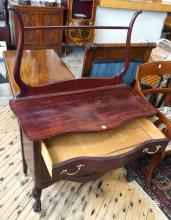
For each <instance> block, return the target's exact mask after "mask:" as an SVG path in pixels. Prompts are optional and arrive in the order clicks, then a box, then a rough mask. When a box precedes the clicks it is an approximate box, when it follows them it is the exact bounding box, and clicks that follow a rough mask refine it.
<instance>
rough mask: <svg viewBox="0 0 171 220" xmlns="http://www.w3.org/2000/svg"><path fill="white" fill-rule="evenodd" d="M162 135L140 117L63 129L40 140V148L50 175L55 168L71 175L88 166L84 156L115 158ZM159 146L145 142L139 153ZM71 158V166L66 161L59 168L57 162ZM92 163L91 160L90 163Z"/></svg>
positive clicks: (157, 148)
mask: <svg viewBox="0 0 171 220" xmlns="http://www.w3.org/2000/svg"><path fill="white" fill-rule="evenodd" d="M162 138H165V136H164V134H163V133H161V132H160V131H159V130H158V129H157V128H156V127H155V125H154V124H153V123H152V122H151V121H150V120H148V119H146V118H139V119H134V120H132V121H129V122H128V123H125V124H123V125H121V126H120V127H117V128H114V129H110V130H106V131H101V132H87V133H81V132H79V133H78V132H77V133H66V134H63V135H59V136H57V137H55V138H50V139H47V140H46V141H45V142H42V144H41V152H42V156H43V159H44V161H45V164H46V166H47V169H48V171H49V174H50V176H51V177H52V178H53V173H54V172H55V170H56V172H58V173H57V175H71V176H72V175H73V176H74V175H78V174H79V173H80V172H86V171H87V170H89V167H88V161H87V160H86V158H92V159H93V158H96V159H97V158H103V162H104V161H105V160H106V159H107V158H109V157H113V158H114V157H115V156H117V155H122V154H124V153H128V152H129V151H132V150H135V149H136V148H137V147H138V146H139V145H140V144H141V145H142V143H144V142H146V141H150V140H157V139H162ZM160 148H161V146H156V147H155V148H154V147H153V148H151V147H150V145H147V146H146V145H145V144H144V145H142V148H141V151H140V152H139V153H149V154H153V153H156V152H157V151H159V150H160ZM81 157H82V158H83V157H84V159H83V160H82V161H83V162H80V161H81V160H80V158H81ZM71 159H74V163H73V161H72V162H70V163H69V165H70V166H69V165H68V164H67V166H62V169H61V167H60V165H61V164H62V163H63V162H66V161H68V160H71ZM95 163H97V160H96V162H95ZM99 163H100V161H99ZM92 164H93V163H92V161H91V166H92ZM73 166H74V167H73ZM59 167H60V169H59ZM93 168H94V167H93ZM94 169H95V168H94ZM94 171H95V172H96V171H97V170H94ZM56 172H55V175H56Z"/></svg>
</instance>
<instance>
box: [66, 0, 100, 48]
mask: <svg viewBox="0 0 171 220" xmlns="http://www.w3.org/2000/svg"><path fill="white" fill-rule="evenodd" d="M97 1H98V0H63V1H62V4H63V5H64V6H65V7H66V8H67V21H66V24H67V25H94V22H95V16H96V6H97ZM94 34H95V31H94V30H90V29H84V30H81V29H78V30H67V32H66V35H65V36H66V47H67V45H69V44H72V45H77V46H83V45H84V44H87V43H92V42H93V39H94Z"/></svg>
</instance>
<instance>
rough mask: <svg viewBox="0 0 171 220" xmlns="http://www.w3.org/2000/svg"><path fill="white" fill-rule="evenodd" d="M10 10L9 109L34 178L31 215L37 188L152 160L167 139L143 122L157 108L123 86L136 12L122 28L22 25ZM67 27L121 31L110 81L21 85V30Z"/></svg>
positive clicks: (37, 207) (39, 190)
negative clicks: (13, 38)
mask: <svg viewBox="0 0 171 220" xmlns="http://www.w3.org/2000/svg"><path fill="white" fill-rule="evenodd" d="M13 10H14V13H15V14H16V16H17V19H18V23H19V44H18V49H17V55H16V62H15V67H14V79H15V82H16V83H17V85H18V87H19V93H18V94H17V95H16V96H15V97H14V98H13V99H12V100H10V107H11V109H12V111H13V112H14V113H15V115H16V116H17V118H18V120H19V124H20V134H21V145H22V156H23V167H24V173H25V174H27V167H28V168H29V170H30V172H31V174H32V177H33V179H34V188H33V197H34V198H35V200H36V201H35V203H34V205H33V208H34V211H36V212H38V211H41V200H40V197H41V193H42V189H44V188H46V187H48V186H49V185H51V184H53V183H55V182H57V181H60V180H71V181H80V182H86V181H90V180H93V179H95V178H97V177H99V176H101V175H102V174H103V173H105V172H107V171H109V170H112V169H115V168H119V167H122V166H123V165H125V164H128V163H131V162H133V161H134V160H136V159H137V158H139V157H141V156H142V155H143V154H146V153H149V154H151V155H153V158H155V154H156V153H157V152H162V151H164V150H165V148H166V145H167V143H168V139H167V138H166V137H165V136H164V135H163V134H162V133H161V132H160V131H159V130H158V129H157V128H156V127H155V126H154V125H153V124H152V123H151V122H150V121H149V120H148V119H147V118H146V117H147V116H150V115H154V114H155V113H156V110H155V109H154V108H153V107H152V106H151V105H150V104H148V103H147V102H146V101H145V100H143V99H142V98H141V97H140V96H138V95H136V94H135V93H134V91H133V90H132V88H130V87H129V86H127V85H125V84H122V76H123V75H124V73H125V72H126V70H127V68H128V66H129V52H130V51H129V49H130V41H131V32H132V28H133V24H134V21H135V19H136V17H137V16H138V15H139V14H140V13H141V12H136V13H135V14H134V16H133V18H132V20H131V22H130V24H129V26H127V27H99V26H98V27H95V26H89V27H86V26H85V27H83V26H81V27H80V26H79V27H77V26H76V27H71V26H60V27H59V26H53V27H24V26H23V23H22V19H21V16H20V14H19V13H18V12H17V11H16V10H15V9H13ZM71 28H75V29H79V28H92V29H106V28H108V29H126V30H127V39H126V49H125V64H124V67H123V69H122V71H121V72H120V73H118V75H117V76H115V77H112V78H98V79H97V78H81V79H72V80H65V81H61V82H54V83H51V84H48V85H39V86H32V85H29V84H27V82H24V81H23V80H22V76H21V74H20V67H21V60H22V52H23V40H24V30H25V29H26V30H42V29H45V30H49V29H71ZM56 68H58V66H57V67H56ZM149 169H150V164H149ZM127 177H128V178H129V174H127Z"/></svg>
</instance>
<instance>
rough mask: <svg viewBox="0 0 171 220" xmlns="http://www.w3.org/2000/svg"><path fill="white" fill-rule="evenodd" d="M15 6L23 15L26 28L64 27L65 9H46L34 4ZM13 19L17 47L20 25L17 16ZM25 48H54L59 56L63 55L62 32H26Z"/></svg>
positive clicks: (43, 6)
mask: <svg viewBox="0 0 171 220" xmlns="http://www.w3.org/2000/svg"><path fill="white" fill-rule="evenodd" d="M14 6H15V7H16V8H17V10H18V11H20V13H21V14H22V18H23V22H24V25H25V26H52V25H63V10H64V8H63V7H46V6H45V5H42V4H39V3H37V4H36V3H34V5H33V4H31V5H19V4H17V3H15V4H14ZM13 18H14V19H13V20H14V37H15V45H17V42H18V24H17V20H16V17H15V15H14V16H13ZM24 48H25V49H46V48H53V49H55V50H56V52H57V53H58V54H59V55H61V49H62V30H61V31H60V30H43V31H40V30H38V31H25V33H24Z"/></svg>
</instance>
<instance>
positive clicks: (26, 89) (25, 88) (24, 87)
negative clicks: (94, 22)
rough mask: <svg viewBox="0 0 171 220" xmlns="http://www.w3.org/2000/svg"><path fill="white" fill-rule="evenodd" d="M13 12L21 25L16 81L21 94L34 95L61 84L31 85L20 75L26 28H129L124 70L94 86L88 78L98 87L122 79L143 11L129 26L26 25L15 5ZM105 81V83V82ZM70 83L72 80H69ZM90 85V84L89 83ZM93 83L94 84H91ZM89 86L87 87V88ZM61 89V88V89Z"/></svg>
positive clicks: (137, 13)
mask: <svg viewBox="0 0 171 220" xmlns="http://www.w3.org/2000/svg"><path fill="white" fill-rule="evenodd" d="M12 10H13V12H14V13H15V15H16V18H17V20H18V25H19V41H18V42H19V43H18V49H17V55H16V62H15V66H14V79H15V81H16V83H17V84H18V86H19V88H20V94H19V96H28V95H32V94H34V93H36V94H40V93H48V92H50V93H54V92H55V91H58V90H57V88H59V85H60V84H58V85H56V84H55V83H53V85H47V86H39V87H33V86H32V87H31V86H29V85H28V84H26V83H24V82H23V81H22V79H21V75H20V67H21V59H22V51H23V46H24V31H26V30H55V29H59V30H61V29H65V30H68V29H80V28H81V29H86V28H87V27H88V28H89V29H125V30H127V37H126V47H125V65H124V68H123V70H122V71H121V73H120V75H119V76H118V77H113V78H112V80H110V81H109V80H106V79H105V80H104V79H98V80H96V81H97V83H96V86H94V80H92V79H88V81H87V82H89V84H90V88H92V87H97V86H102V85H104V83H105V84H106V85H107V84H108V83H112V82H114V83H116V82H119V81H121V77H122V75H123V74H124V73H125V70H126V69H127V68H128V66H129V55H130V54H129V49H130V43H131V33H132V28H133V25H134V22H135V19H136V18H137V16H138V15H139V14H140V13H141V11H137V12H135V14H134V15H133V17H132V19H131V21H130V23H129V26H118V27H117V26H114V27H113V26H40V27H24V24H23V21H22V17H21V14H20V12H19V11H18V10H16V8H15V7H13V8H12ZM103 81H104V83H103ZM83 82H84V81H82V80H81V81H80V85H81V86H82V85H83V84H84V83H83ZM69 84H70V82H69ZM75 84H76V85H75V86H73V85H72V83H71V85H72V87H73V88H74V87H77V88H76V89H77V90H78V89H79V88H78V85H79V84H78V85H77V81H76V83H75ZM87 85H88V84H87ZM91 85H93V86H91ZM86 88H87V87H85V89H86ZM60 91H61V89H60Z"/></svg>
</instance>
